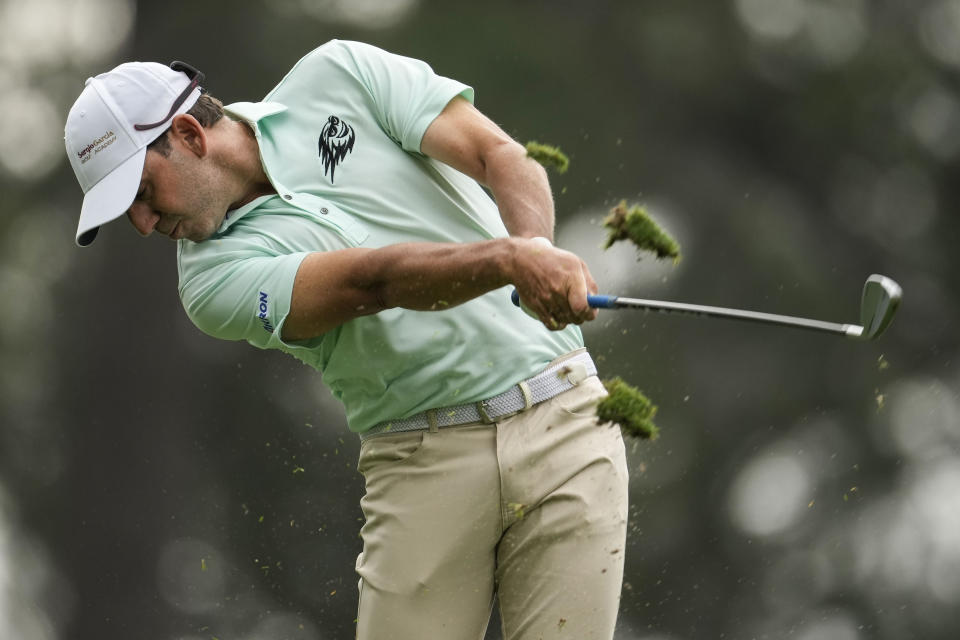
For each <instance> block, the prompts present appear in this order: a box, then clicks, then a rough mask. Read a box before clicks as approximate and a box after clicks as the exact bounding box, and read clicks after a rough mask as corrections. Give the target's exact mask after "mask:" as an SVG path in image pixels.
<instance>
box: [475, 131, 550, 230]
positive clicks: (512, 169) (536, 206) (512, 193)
mask: <svg viewBox="0 0 960 640" xmlns="http://www.w3.org/2000/svg"><path fill="white" fill-rule="evenodd" d="M485 168H486V180H485V183H486V185H487V187H489V189H490V191H491V192H492V193H493V197H494V199H495V200H496V202H497V207H498V208H499V209H500V217H501V218H502V219H503V223H504V225H505V226H506V227H507V231H508V232H509V233H510V235H511V236H517V237H525V238H533V237H536V236H541V237H544V238H547V239H549V240H550V241H551V242H553V224H554V210H553V194H552V193H551V191H550V181H549V180H548V179H547V172H546V171H545V170H544V168H543V167H542V166H540V163H538V162H537V161H536V160H533V159H532V158H529V157H528V156H527V152H526V149H524V148H523V147H522V146H521V145H520V144H518V143H516V142H510V143H508V144H503V145H500V146H498V147H497V148H496V150H495V151H492V152H491V153H490V155H489V157H488V158H486V167H485Z"/></svg>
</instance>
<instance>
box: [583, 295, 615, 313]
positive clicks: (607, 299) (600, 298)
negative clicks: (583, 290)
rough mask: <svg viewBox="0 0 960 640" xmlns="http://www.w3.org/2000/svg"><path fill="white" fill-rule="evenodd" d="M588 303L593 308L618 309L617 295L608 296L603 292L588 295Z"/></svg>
mask: <svg viewBox="0 0 960 640" xmlns="http://www.w3.org/2000/svg"><path fill="white" fill-rule="evenodd" d="M587 304H589V305H590V307H591V308H593V309H616V308H617V296H608V295H604V294H602V293H598V294H597V295H593V296H587Z"/></svg>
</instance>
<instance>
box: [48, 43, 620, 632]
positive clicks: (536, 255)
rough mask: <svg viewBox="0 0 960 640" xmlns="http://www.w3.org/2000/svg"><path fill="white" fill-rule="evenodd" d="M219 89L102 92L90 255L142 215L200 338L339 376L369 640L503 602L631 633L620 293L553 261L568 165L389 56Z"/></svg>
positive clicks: (543, 617)
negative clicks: (551, 170) (359, 480)
mask: <svg viewBox="0 0 960 640" xmlns="http://www.w3.org/2000/svg"><path fill="white" fill-rule="evenodd" d="M202 81H203V76H202V74H200V73H199V72H198V71H197V70H196V69H193V68H192V67H190V66H189V65H186V64H183V63H173V64H172V65H171V66H169V67H167V66H164V65H160V64H156V63H141V62H132V63H126V64H122V65H120V66H118V67H116V68H115V69H113V70H112V71H110V72H108V73H105V74H102V75H99V76H97V77H95V78H91V79H89V80H88V81H87V83H86V87H85V88H84V90H83V92H82V93H81V94H80V97H79V98H78V99H77V101H76V103H75V104H74V106H73V108H72V109H71V110H70V113H69V115H68V118H67V123H66V131H65V138H66V149H67V155H68V156H69V158H70V163H71V165H72V166H73V169H74V171H75V173H76V176H77V179H78V180H79V182H80V185H81V187H82V189H83V192H84V194H85V195H84V200H83V205H82V208H81V213H80V223H79V227H78V229H77V235H76V239H77V243H78V244H79V245H81V246H86V245H89V244H90V243H91V242H93V241H94V238H95V236H96V234H97V230H98V228H99V227H100V226H101V225H103V224H105V223H107V222H109V221H111V220H113V219H115V218H118V217H120V216H123V215H126V217H127V218H128V219H129V220H130V222H131V223H132V224H133V226H134V227H136V229H137V231H139V232H140V233H141V234H142V235H144V236H146V235H149V234H151V233H152V232H158V233H160V234H163V235H166V236H169V237H170V238H173V239H174V240H176V241H177V267H178V273H179V293H180V297H181V300H182V302H183V306H184V309H185V310H186V312H187V315H188V316H189V317H190V319H191V320H192V321H193V322H194V323H195V324H196V325H197V327H199V328H200V329H201V330H202V331H204V332H206V333H208V334H210V335H211V336H214V337H216V338H221V339H226V340H246V341H247V342H249V343H250V344H252V345H254V346H256V347H260V348H263V349H280V350H281V351H285V352H287V353H289V354H291V355H293V356H295V357H297V358H298V359H300V360H302V361H303V362H305V363H306V364H308V365H310V366H312V367H314V368H315V369H317V370H318V371H320V372H322V374H323V382H324V383H325V384H326V385H328V386H329V388H330V389H331V391H332V392H333V394H334V395H335V396H336V397H337V398H339V399H340V400H341V401H342V402H343V404H344V406H345V408H346V415H347V420H348V424H349V428H350V429H351V430H352V431H354V432H356V433H357V434H359V437H360V439H361V441H362V444H361V449H360V460H359V464H358V468H359V470H360V472H361V473H362V474H363V475H364V478H365V481H366V493H365V496H364V497H363V500H362V503H361V505H362V508H363V512H364V515H365V517H366V521H365V524H364V525H363V528H362V530H361V535H362V538H363V551H362V553H361V554H360V556H359V557H358V558H357V572H358V573H359V575H360V596H359V614H358V617H357V637H358V638H361V639H363V640H379V639H387V638H394V639H398V640H423V639H429V640H460V639H464V640H467V639H470V640H478V639H480V638H482V637H483V635H484V632H485V629H486V627H487V624H488V620H489V617H490V612H491V606H492V602H493V600H494V596H495V595H498V596H499V602H500V614H501V618H502V621H503V627H504V629H503V632H504V637H505V638H507V639H508V640H535V639H547V638H578V639H582V638H606V639H609V638H612V636H613V629H614V624H615V621H616V615H617V609H618V602H619V596H620V586H621V582H622V578H623V550H624V540H625V535H626V520H627V469H626V462H625V456H624V448H623V441H622V439H621V436H620V430H619V429H618V428H611V427H610V426H608V425H607V426H598V425H597V423H596V418H595V405H596V403H597V402H598V401H599V400H600V399H601V398H602V397H603V396H604V395H605V391H604V388H603V385H602V384H601V383H600V382H599V381H598V378H597V376H596V367H595V365H594V363H593V361H592V360H591V358H590V356H589V354H588V353H587V352H586V351H585V349H584V347H583V339H582V336H581V333H580V329H579V327H578V326H576V325H578V324H580V323H583V322H585V321H588V320H591V319H593V318H594V317H595V314H596V312H595V311H594V310H591V309H590V308H589V307H588V306H587V301H586V296H587V294H588V292H589V293H594V292H595V291H596V285H595V283H594V281H593V278H592V277H591V276H590V273H589V271H588V269H587V267H586V265H585V264H584V263H583V262H582V261H581V260H580V259H579V258H578V257H577V256H575V255H573V254H571V253H568V252H566V251H562V250H560V249H557V248H555V247H554V246H553V245H552V237H553V225H554V213H553V201H552V196H551V192H550V186H549V183H548V181H547V178H546V173H545V172H544V170H543V169H542V168H541V167H540V166H539V165H538V164H537V163H536V162H534V161H533V160H531V159H529V158H527V157H526V153H525V151H524V149H523V147H522V146H520V145H519V144H517V143H516V142H514V141H513V140H511V139H510V138H509V137H508V136H507V135H506V134H505V133H504V132H503V131H502V130H501V129H500V128H499V127H497V126H496V125H495V124H494V123H493V122H491V121H490V120H489V119H487V118H486V117H485V116H483V115H482V114H481V113H480V112H479V111H477V109H476V108H474V106H473V104H472V102H473V90H472V89H471V88H470V87H468V86H466V85H463V84H461V83H459V82H456V81H454V80H451V79H448V78H444V77H441V76H438V75H436V74H434V73H433V71H432V70H431V69H430V67H429V66H428V65H427V64H425V63H423V62H420V61H417V60H413V59H410V58H405V57H401V56H397V55H393V54H390V53H387V52H385V51H382V50H380V49H377V48H375V47H372V46H369V45H365V44H360V43H354V42H344V41H337V40H334V41H331V42H328V43H326V44H324V45H323V46H321V47H319V48H317V49H316V50H314V51H312V52H310V53H309V54H307V55H306V56H305V57H304V58H303V59H301V60H300V61H299V62H298V63H297V64H296V65H295V66H294V67H293V69H291V70H290V72H289V73H288V74H287V75H286V77H285V78H283V80H282V81H281V82H280V84H278V85H277V86H276V88H274V89H273V90H272V91H271V92H270V93H269V94H268V95H267V96H266V98H265V99H264V100H263V101H261V102H239V103H235V104H231V105H228V106H223V105H222V104H221V103H220V102H219V101H218V100H216V99H215V98H213V97H211V96H209V95H206V94H203V93H202V90H201V86H200V85H201V83H202ZM224 116H226V117H224ZM481 185H484V186H486V188H487V189H489V192H490V193H492V195H493V198H492V199H491V197H490V196H489V195H488V194H487V192H486V191H485V190H484V189H483V187H482V186H481ZM511 287H515V288H516V289H517V290H518V291H519V294H520V297H521V299H522V300H523V301H524V304H525V306H526V307H527V311H528V312H529V313H530V314H531V315H532V316H535V317H530V316H529V315H527V314H525V313H524V312H523V311H521V310H520V309H518V308H516V307H515V306H513V304H512V303H511V301H510V291H511Z"/></svg>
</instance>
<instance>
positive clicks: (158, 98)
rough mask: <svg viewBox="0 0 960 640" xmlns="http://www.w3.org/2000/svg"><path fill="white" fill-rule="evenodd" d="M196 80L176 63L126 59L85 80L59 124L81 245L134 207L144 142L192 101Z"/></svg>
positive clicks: (193, 73) (198, 78) (187, 68)
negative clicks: (76, 199)
mask: <svg viewBox="0 0 960 640" xmlns="http://www.w3.org/2000/svg"><path fill="white" fill-rule="evenodd" d="M175 69H183V70H184V71H180V70H175ZM202 80H203V74H201V73H199V72H197V71H196V70H195V69H193V68H192V67H190V66H189V65H184V64H183V63H178V62H174V63H173V64H171V65H170V66H169V67H168V66H165V65H162V64H159V63H156V62H127V63H124V64H121V65H120V66H118V67H116V68H115V69H113V70H111V71H108V72H107V73H102V74H100V75H98V76H97V77H95V78H88V79H87V83H86V86H85V87H84V89H83V93H81V94H80V97H79V98H77V101H76V102H75V103H74V104H73V107H72V108H71V109H70V113H69V115H67V124H66V127H65V128H64V142H65V143H66V147H67V156H68V157H69V158H70V166H72V167H73V172H74V173H75V174H76V175H77V180H78V181H79V182H80V187H81V188H82V189H83V193H84V196H83V206H82V207H81V209H80V224H79V225H78V226H77V236H76V242H77V244H78V245H79V246H81V247H85V246H87V245H89V244H90V243H91V242H93V240H94V238H95V237H96V235H97V230H98V229H99V228H100V225H102V224H106V223H107V222H110V221H111V220H113V219H115V218H118V217H120V216H122V215H123V214H124V213H126V211H127V209H129V208H130V205H131V204H133V200H134V198H135V197H136V195H137V190H138V189H139V186H140V177H141V174H142V173H143V162H144V158H145V157H146V155H147V145H149V144H150V143H151V142H153V141H154V140H156V139H157V138H159V137H160V135H161V134H163V133H164V132H165V131H166V130H167V129H168V128H169V126H170V120H171V119H172V118H173V117H174V116H176V115H179V114H181V113H186V112H187V111H188V110H189V109H190V108H191V107H192V106H193V105H194V104H195V103H196V101H197V99H198V98H199V97H200V93H201V90H200V87H199V86H198V84H199V82H201V81H202ZM178 102H179V104H178Z"/></svg>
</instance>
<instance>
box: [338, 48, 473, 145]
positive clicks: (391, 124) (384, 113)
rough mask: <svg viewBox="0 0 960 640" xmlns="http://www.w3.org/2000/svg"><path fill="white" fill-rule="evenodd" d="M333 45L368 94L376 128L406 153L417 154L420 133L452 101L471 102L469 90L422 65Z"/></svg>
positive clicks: (368, 50)
mask: <svg viewBox="0 0 960 640" xmlns="http://www.w3.org/2000/svg"><path fill="white" fill-rule="evenodd" d="M336 44H337V45H339V46H340V47H341V48H342V54H343V55H345V56H347V57H348V59H349V61H350V63H351V67H352V69H353V71H354V72H355V73H356V76H357V79H358V80H359V81H360V83H361V84H362V85H363V86H364V87H365V88H366V90H367V91H368V92H369V95H370V96H371V99H372V102H373V107H374V108H373V110H374V114H375V116H376V118H377V120H378V122H379V124H380V126H381V127H382V128H383V130H384V131H386V132H387V134H388V135H389V136H390V137H392V138H393V139H394V140H396V141H397V142H399V143H400V145H401V146H402V147H403V148H404V149H405V150H406V151H409V152H413V153H420V142H421V140H422V139H423V134H424V132H425V131H426V130H427V127H429V126H430V123H431V122H433V120H434V119H435V118H436V117H437V116H438V115H440V112H441V111H443V109H444V107H446V106H447V104H448V103H449V102H450V101H451V100H452V99H453V98H455V97H456V96H458V95H459V96H463V97H464V98H466V99H467V100H469V101H470V102H471V103H472V102H473V99H474V92H473V89H472V88H471V87H469V86H467V85H465V84H463V83H462V82H458V81H456V80H452V79H450V78H446V77H444V76H440V75H437V74H436V73H434V72H433V69H431V68H430V65H428V64H427V63H426V62H423V61H421V60H416V59H414V58H408V57H405V56H400V55H397V54H393V53H389V52H387V51H384V50H383V49H378V48H377V47H374V46H372V45H368V44H363V43H360V42H347V41H337V42H336Z"/></svg>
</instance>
